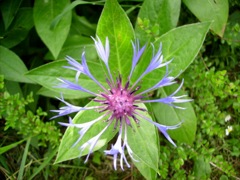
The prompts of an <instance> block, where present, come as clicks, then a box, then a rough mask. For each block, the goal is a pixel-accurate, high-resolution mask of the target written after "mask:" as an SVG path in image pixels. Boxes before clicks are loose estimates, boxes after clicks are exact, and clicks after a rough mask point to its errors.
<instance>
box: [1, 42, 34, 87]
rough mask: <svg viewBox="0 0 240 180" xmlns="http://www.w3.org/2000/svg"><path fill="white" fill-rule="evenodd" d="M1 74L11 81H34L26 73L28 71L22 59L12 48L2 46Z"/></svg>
mask: <svg viewBox="0 0 240 180" xmlns="http://www.w3.org/2000/svg"><path fill="white" fill-rule="evenodd" d="M0 54H1V56H0V74H3V75H4V78H5V79H7V80H10V81H17V82H25V83H32V81H31V80H30V79H28V78H27V77H26V76H25V75H24V74H25V73H26V72H27V71H28V70H27V68H26V66H25V64H24V63H23V62H22V60H21V59H20V58H19V57H18V56H17V55H16V54H15V53H14V52H12V51H11V50H9V49H7V48H5V47H3V46H0Z"/></svg>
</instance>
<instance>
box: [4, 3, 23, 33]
mask: <svg viewBox="0 0 240 180" xmlns="http://www.w3.org/2000/svg"><path fill="white" fill-rule="evenodd" d="M21 3H22V0H8V1H2V2H1V3H0V9H1V12H2V18H3V22H4V26H5V30H7V29H8V27H9V26H10V24H11V23H12V21H13V19H14V18H15V16H16V14H17V12H18V9H19V7H20V5H21Z"/></svg>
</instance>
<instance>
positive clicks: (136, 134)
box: [127, 104, 159, 179]
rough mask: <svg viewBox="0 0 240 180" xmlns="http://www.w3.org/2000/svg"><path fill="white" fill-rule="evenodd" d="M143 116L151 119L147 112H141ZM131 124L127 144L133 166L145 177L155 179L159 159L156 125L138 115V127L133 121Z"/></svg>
mask: <svg viewBox="0 0 240 180" xmlns="http://www.w3.org/2000/svg"><path fill="white" fill-rule="evenodd" d="M138 105H139V107H141V108H144V109H146V107H145V105H144V104H138ZM141 114H143V115H144V116H146V117H148V118H149V119H151V117H150V116H149V114H148V113H146V112H142V113H141ZM132 126H133V128H131V127H128V132H127V137H128V144H129V146H130V147H131V149H132V151H133V154H134V155H133V156H134V158H135V159H136V160H137V161H138V162H137V161H133V163H134V164H135V166H136V167H137V168H138V169H139V171H140V172H141V173H142V174H143V175H144V176H145V178H147V179H151V178H152V179H155V178H156V174H157V172H158V161H159V149H158V147H159V142H158V133H157V129H156V127H155V126H154V125H153V124H151V123H150V122H148V121H147V120H144V119H143V118H140V117H139V127H138V125H137V124H136V123H135V122H134V121H133V122H132Z"/></svg>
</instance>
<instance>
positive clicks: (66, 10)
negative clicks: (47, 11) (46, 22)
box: [51, 0, 104, 29]
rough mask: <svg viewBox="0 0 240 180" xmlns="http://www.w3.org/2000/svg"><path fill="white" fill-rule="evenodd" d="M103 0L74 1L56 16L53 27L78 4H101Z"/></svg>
mask: <svg viewBox="0 0 240 180" xmlns="http://www.w3.org/2000/svg"><path fill="white" fill-rule="evenodd" d="M101 2H104V1H96V2H88V1H82V0H76V1H74V2H72V3H71V4H69V5H67V6H66V7H65V8H64V10H63V11H62V12H61V13H60V14H58V16H57V17H55V18H54V20H53V21H52V23H51V29H54V28H55V27H56V26H57V25H58V23H59V21H60V20H61V19H62V18H63V17H64V16H65V14H66V13H68V12H70V11H71V10H72V9H73V8H75V7H76V6H78V5H84V4H93V5H96V4H101Z"/></svg>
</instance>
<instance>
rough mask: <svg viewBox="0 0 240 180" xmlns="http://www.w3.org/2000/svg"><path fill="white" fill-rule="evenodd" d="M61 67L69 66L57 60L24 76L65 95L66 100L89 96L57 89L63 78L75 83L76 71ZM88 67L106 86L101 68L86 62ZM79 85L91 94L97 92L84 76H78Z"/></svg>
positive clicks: (90, 81)
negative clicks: (60, 79)
mask: <svg viewBox="0 0 240 180" xmlns="http://www.w3.org/2000/svg"><path fill="white" fill-rule="evenodd" d="M63 66H70V65H69V64H68V63H67V61H66V60H58V61H54V62H51V63H48V64H46V65H43V66H40V67H37V68H35V69H33V70H31V71H29V72H28V73H27V74H26V76H27V77H28V78H30V79H31V80H33V81H34V82H36V83H38V84H40V85H42V86H43V87H45V88H47V89H49V90H51V91H53V92H57V93H59V94H60V93H62V94H63V95H65V94H66V95H67V97H68V98H70V99H74V98H84V97H89V96H91V95H90V94H87V93H84V92H81V91H74V90H69V89H63V88H57V87H56V86H58V85H59V84H60V81H59V80H58V78H64V79H67V80H69V81H71V82H73V83H74V82H75V74H76V71H73V70H70V69H67V68H63ZM88 66H89V69H90V71H91V72H92V74H93V75H94V76H95V77H96V78H97V79H98V80H99V81H100V82H101V83H102V84H103V85H106V81H105V78H104V77H105V76H104V74H103V71H101V69H102V66H101V65H100V64H99V63H96V62H88ZM78 82H79V84H80V85H81V86H83V87H84V88H86V89H89V90H91V91H93V92H97V93H98V92H99V90H101V89H100V87H99V86H98V85H97V84H96V83H95V82H94V81H92V80H91V79H90V78H88V77H87V76H85V75H83V74H82V75H80V78H79V80H78Z"/></svg>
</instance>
